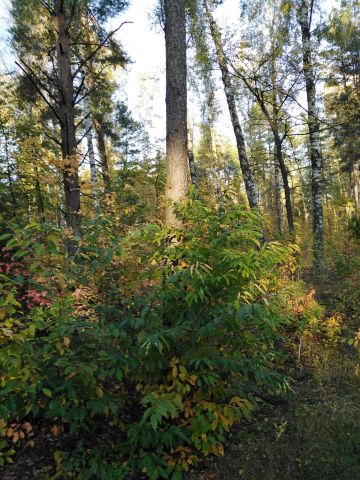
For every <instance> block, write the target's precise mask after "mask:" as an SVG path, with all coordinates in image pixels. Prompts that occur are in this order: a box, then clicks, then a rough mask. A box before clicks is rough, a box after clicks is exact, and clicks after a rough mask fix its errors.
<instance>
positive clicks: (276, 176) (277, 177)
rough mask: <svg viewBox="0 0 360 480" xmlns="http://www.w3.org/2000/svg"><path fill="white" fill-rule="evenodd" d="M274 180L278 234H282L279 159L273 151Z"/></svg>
mask: <svg viewBox="0 0 360 480" xmlns="http://www.w3.org/2000/svg"><path fill="white" fill-rule="evenodd" d="M274 180H275V205H276V220H277V227H278V231H279V234H280V235H283V234H284V220H283V214H282V205H281V185H280V165H279V160H278V158H277V155H276V151H274Z"/></svg>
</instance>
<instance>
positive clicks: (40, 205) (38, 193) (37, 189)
mask: <svg viewBox="0 0 360 480" xmlns="http://www.w3.org/2000/svg"><path fill="white" fill-rule="evenodd" d="M34 158H35V152H34ZM34 173H35V192H36V205H37V209H38V214H39V216H40V218H41V220H42V221H43V222H45V208H44V200H43V196H42V192H41V185H40V180H39V170H38V167H37V165H36V164H35V162H34Z"/></svg>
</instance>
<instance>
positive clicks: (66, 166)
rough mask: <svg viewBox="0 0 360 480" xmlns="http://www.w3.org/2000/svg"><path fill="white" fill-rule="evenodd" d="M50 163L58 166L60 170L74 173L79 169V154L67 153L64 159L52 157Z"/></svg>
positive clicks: (70, 173)
mask: <svg viewBox="0 0 360 480" xmlns="http://www.w3.org/2000/svg"><path fill="white" fill-rule="evenodd" d="M50 163H51V164H52V165H53V166H55V167H56V168H58V169H59V170H60V171H61V172H66V173H68V174H69V175H75V173H77V171H78V170H79V155H69V156H68V157H66V158H65V159H63V158H53V159H52V160H51V161H50Z"/></svg>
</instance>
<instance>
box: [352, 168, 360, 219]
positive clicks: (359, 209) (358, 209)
mask: <svg viewBox="0 0 360 480" xmlns="http://www.w3.org/2000/svg"><path fill="white" fill-rule="evenodd" d="M350 176H351V190H352V194H353V197H354V204H355V215H356V217H357V218H359V214H360V204H359V169H358V167H357V165H356V164H355V163H354V162H353V163H352V165H351V174H350Z"/></svg>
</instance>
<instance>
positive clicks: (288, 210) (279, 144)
mask: <svg viewBox="0 0 360 480" xmlns="http://www.w3.org/2000/svg"><path fill="white" fill-rule="evenodd" d="M274 140H275V155H276V162H277V163H278V165H279V167H280V171H281V176H282V180H283V184H284V192H285V208H286V218H287V221H288V226H289V232H290V235H292V234H293V233H294V214H293V209H292V204H291V190H290V185H289V174H288V171H287V168H286V165H285V162H284V157H283V152H282V142H281V139H280V137H279V135H278V133H277V132H274Z"/></svg>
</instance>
